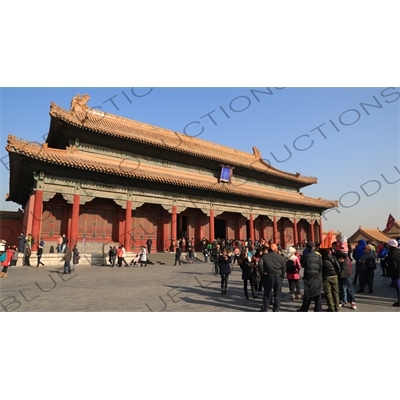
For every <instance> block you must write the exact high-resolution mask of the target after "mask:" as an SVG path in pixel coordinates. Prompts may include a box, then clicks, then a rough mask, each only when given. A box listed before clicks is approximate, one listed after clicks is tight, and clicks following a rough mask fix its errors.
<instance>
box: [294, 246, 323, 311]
mask: <svg viewBox="0 0 400 400" xmlns="http://www.w3.org/2000/svg"><path fill="white" fill-rule="evenodd" d="M306 248H307V252H306V253H305V254H304V253H303V255H302V257H301V259H300V264H301V266H302V267H303V268H304V276H303V283H304V294H303V304H302V305H301V307H300V309H299V310H298V311H304V312H307V311H308V309H309V307H310V304H311V302H312V301H314V302H315V306H314V311H315V312H316V311H322V299H321V291H322V258H321V256H320V255H319V254H317V253H316V252H315V251H314V250H315V244H314V243H313V242H307V244H306Z"/></svg>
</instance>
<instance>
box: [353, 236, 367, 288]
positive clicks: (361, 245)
mask: <svg viewBox="0 0 400 400" xmlns="http://www.w3.org/2000/svg"><path fill="white" fill-rule="evenodd" d="M366 245H367V243H366V242H365V240H364V239H361V240H359V241H358V244H357V246H356V247H355V249H354V251H353V258H354V260H355V262H356V272H355V274H354V279H353V285H357V279H358V277H359V275H360V273H361V261H360V260H361V257H362V256H363V255H364V249H365V246H366Z"/></svg>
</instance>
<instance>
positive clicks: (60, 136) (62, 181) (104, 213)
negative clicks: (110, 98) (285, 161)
mask: <svg viewBox="0 0 400 400" xmlns="http://www.w3.org/2000/svg"><path fill="white" fill-rule="evenodd" d="M88 99H89V96H87V95H85V96H83V97H79V95H78V96H76V97H75V98H74V99H73V100H72V102H71V109H70V110H65V109H63V108H61V107H59V106H58V105H56V104H54V103H52V104H51V106H50V129H49V134H48V137H47V140H46V142H45V143H44V144H42V145H39V144H38V143H30V142H27V141H24V140H21V139H18V138H16V137H14V136H12V135H9V136H8V142H7V148H6V149H7V151H8V153H9V158H10V189H9V194H8V197H7V200H8V201H12V202H15V203H18V204H20V205H21V206H22V208H23V210H24V217H23V218H24V223H23V226H24V227H26V232H27V233H29V232H30V233H32V235H33V237H34V241H35V243H36V244H37V243H38V242H39V238H41V237H43V239H44V240H45V242H46V243H47V242H51V243H55V242H56V240H57V237H58V235H60V234H64V233H65V234H66V235H67V237H68V239H69V243H70V245H74V244H76V243H79V242H81V241H84V242H85V243H91V244H93V245H98V248H99V249H100V248H103V249H104V246H105V245H107V244H109V243H118V242H119V243H122V244H124V245H125V247H126V249H127V250H128V251H134V250H137V249H138V248H139V247H140V246H141V245H144V244H145V243H146V240H147V239H148V238H149V237H151V238H152V241H153V248H154V249H156V250H157V251H165V250H167V249H168V248H169V246H170V244H171V240H172V238H180V237H186V238H194V239H195V243H199V242H200V240H201V239H202V238H203V237H205V238H207V239H209V240H213V239H215V238H228V239H233V238H236V239H245V238H251V239H253V240H254V239H261V238H264V239H266V240H269V239H272V240H274V241H275V242H280V243H281V245H282V247H288V246H289V245H293V244H294V243H297V242H299V241H302V240H314V241H317V242H318V241H321V238H322V221H321V219H322V213H323V211H325V210H327V209H330V208H333V207H337V201H332V200H323V199H321V198H311V197H307V196H304V195H303V194H302V193H301V189H302V188H304V187H306V186H308V185H312V184H315V183H317V178H314V177H307V176H302V175H301V174H299V173H296V174H292V173H287V172H283V171H280V170H278V169H276V168H274V167H272V166H270V165H269V164H267V163H266V162H264V161H263V159H262V157H261V154H260V152H259V151H258V149H257V148H256V147H253V153H247V152H244V151H240V150H236V149H232V148H229V147H225V146H222V145H218V144H215V143H211V142H208V141H204V140H201V139H198V138H192V137H190V136H187V135H184V134H178V133H176V132H173V131H170V130H167V129H163V128H159V127H156V126H152V125H148V124H144V123H141V122H137V121H133V120H129V119H126V118H122V117H119V116H117V115H112V114H107V113H103V112H100V111H98V110H94V109H90V108H89V107H88V105H87V104H86V102H87V100H88Z"/></svg>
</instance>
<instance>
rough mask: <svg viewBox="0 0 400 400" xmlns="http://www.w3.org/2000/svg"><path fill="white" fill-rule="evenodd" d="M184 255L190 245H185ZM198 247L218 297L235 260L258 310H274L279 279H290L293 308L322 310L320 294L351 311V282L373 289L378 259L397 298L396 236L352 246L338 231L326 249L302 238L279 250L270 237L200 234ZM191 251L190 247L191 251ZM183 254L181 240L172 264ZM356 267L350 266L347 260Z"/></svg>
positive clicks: (399, 243) (332, 306)
mask: <svg viewBox="0 0 400 400" xmlns="http://www.w3.org/2000/svg"><path fill="white" fill-rule="evenodd" d="M188 246H189V247H188V253H189V249H190V248H194V246H193V244H191V243H189V244H188ZM200 246H201V250H202V254H203V257H204V262H205V263H207V262H209V259H210V261H211V262H213V263H214V266H215V273H216V274H219V275H220V276H221V295H226V294H227V293H228V281H229V275H230V273H231V271H232V266H233V265H234V264H235V263H237V264H238V265H239V266H240V268H241V269H242V280H243V291H244V295H245V298H246V299H249V288H250V290H251V295H252V297H253V299H256V298H257V297H258V296H257V295H259V294H260V293H262V296H263V301H262V307H261V311H268V309H269V307H270V305H272V310H273V311H279V309H280V302H281V294H282V286H283V282H284V279H287V280H288V283H289V294H290V298H291V300H302V304H301V306H300V308H299V309H298V311H302V312H305V311H308V310H309V308H310V305H311V304H312V303H314V311H322V296H323V295H324V296H325V298H326V303H327V307H328V308H327V311H332V312H335V311H339V310H340V308H341V307H347V306H348V307H350V308H351V309H354V310H356V309H357V304H356V297H355V293H354V292H355V291H354V290H353V285H357V282H359V283H358V285H359V287H358V290H357V293H363V292H365V288H366V287H368V293H373V281H374V275H375V270H376V269H377V265H378V262H379V263H380V267H381V270H382V276H388V277H390V278H391V283H390V285H389V286H391V287H394V288H396V290H397V296H398V301H397V302H395V303H394V304H393V306H395V307H399V300H400V271H399V264H400V238H398V240H395V239H391V240H389V241H388V242H387V243H383V242H382V243H380V245H379V246H378V247H375V245H374V244H373V243H371V242H367V241H365V240H359V242H358V244H357V245H356V246H355V248H354V250H353V249H352V248H351V246H350V244H349V243H348V241H347V239H346V238H345V237H344V236H343V235H338V236H337V237H336V242H333V243H332V245H331V246H330V247H327V248H324V247H322V245H321V244H318V243H313V242H307V243H300V242H299V243H297V245H296V246H295V247H289V248H288V249H287V250H283V249H282V247H281V245H280V243H273V242H272V240H270V241H268V242H267V241H265V240H264V239H261V240H256V241H254V243H253V242H252V241H251V240H250V239H249V240H226V239H217V240H214V241H213V242H212V243H210V242H209V241H207V239H205V238H203V239H202V241H201V243H200ZM193 251H194V250H193ZM182 252H183V249H182V246H181V244H180V243H177V244H176V250H175V264H174V265H176V264H177V263H178V262H179V265H180V262H181V260H180V257H181V254H182ZM353 260H354V261H355V270H354V271H353V270H352V261H353ZM301 269H303V271H302V275H303V279H302V281H303V287H304V289H303V295H302V294H301V289H300V271H301Z"/></svg>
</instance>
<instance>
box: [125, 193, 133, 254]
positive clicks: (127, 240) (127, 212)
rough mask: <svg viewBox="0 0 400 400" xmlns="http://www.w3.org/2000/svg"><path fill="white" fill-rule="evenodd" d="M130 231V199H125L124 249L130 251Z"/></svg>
mask: <svg viewBox="0 0 400 400" xmlns="http://www.w3.org/2000/svg"><path fill="white" fill-rule="evenodd" d="M131 231H132V200H127V201H126V210H125V235H124V236H125V237H124V246H125V249H126V251H131Z"/></svg>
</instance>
